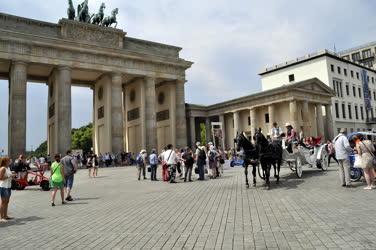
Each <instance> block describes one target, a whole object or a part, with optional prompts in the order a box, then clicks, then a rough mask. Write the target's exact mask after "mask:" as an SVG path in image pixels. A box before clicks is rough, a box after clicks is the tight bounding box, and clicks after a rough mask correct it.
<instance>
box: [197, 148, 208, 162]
mask: <svg viewBox="0 0 376 250" xmlns="http://www.w3.org/2000/svg"><path fill="white" fill-rule="evenodd" d="M199 150H200V151H199V153H198V158H199V159H200V160H202V161H206V154H205V151H204V150H202V149H199Z"/></svg>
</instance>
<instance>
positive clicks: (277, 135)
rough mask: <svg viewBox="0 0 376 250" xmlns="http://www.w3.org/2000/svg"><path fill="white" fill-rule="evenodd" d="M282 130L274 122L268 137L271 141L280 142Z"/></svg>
mask: <svg viewBox="0 0 376 250" xmlns="http://www.w3.org/2000/svg"><path fill="white" fill-rule="evenodd" d="M281 134H282V129H281V128H280V127H278V124H277V123H276V122H273V127H272V129H271V130H270V136H271V139H272V141H280V140H281Z"/></svg>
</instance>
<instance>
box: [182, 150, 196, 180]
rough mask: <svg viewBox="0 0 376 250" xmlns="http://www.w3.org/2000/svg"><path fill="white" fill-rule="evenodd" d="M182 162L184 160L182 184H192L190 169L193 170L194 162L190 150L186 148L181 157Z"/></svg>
mask: <svg viewBox="0 0 376 250" xmlns="http://www.w3.org/2000/svg"><path fill="white" fill-rule="evenodd" d="M183 160H184V168H185V171H184V182H186V181H187V178H188V181H189V182H192V169H193V164H194V162H195V160H194V159H193V155H192V150H191V149H190V148H187V149H186V151H185V153H184V155H183Z"/></svg>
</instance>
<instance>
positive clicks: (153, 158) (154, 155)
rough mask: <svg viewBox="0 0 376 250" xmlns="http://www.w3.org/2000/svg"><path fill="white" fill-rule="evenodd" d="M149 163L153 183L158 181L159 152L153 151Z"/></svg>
mask: <svg viewBox="0 0 376 250" xmlns="http://www.w3.org/2000/svg"><path fill="white" fill-rule="evenodd" d="M149 163H150V168H151V177H150V179H151V181H158V180H157V168H158V156H157V150H156V149H152V150H151V154H150V155H149Z"/></svg>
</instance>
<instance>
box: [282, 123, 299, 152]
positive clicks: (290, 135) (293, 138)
mask: <svg viewBox="0 0 376 250" xmlns="http://www.w3.org/2000/svg"><path fill="white" fill-rule="evenodd" d="M285 126H286V145H287V151H288V152H289V153H292V152H293V150H292V144H293V143H296V142H297V134H296V132H295V129H294V128H293V127H292V125H291V124H290V123H286V125H285Z"/></svg>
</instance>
